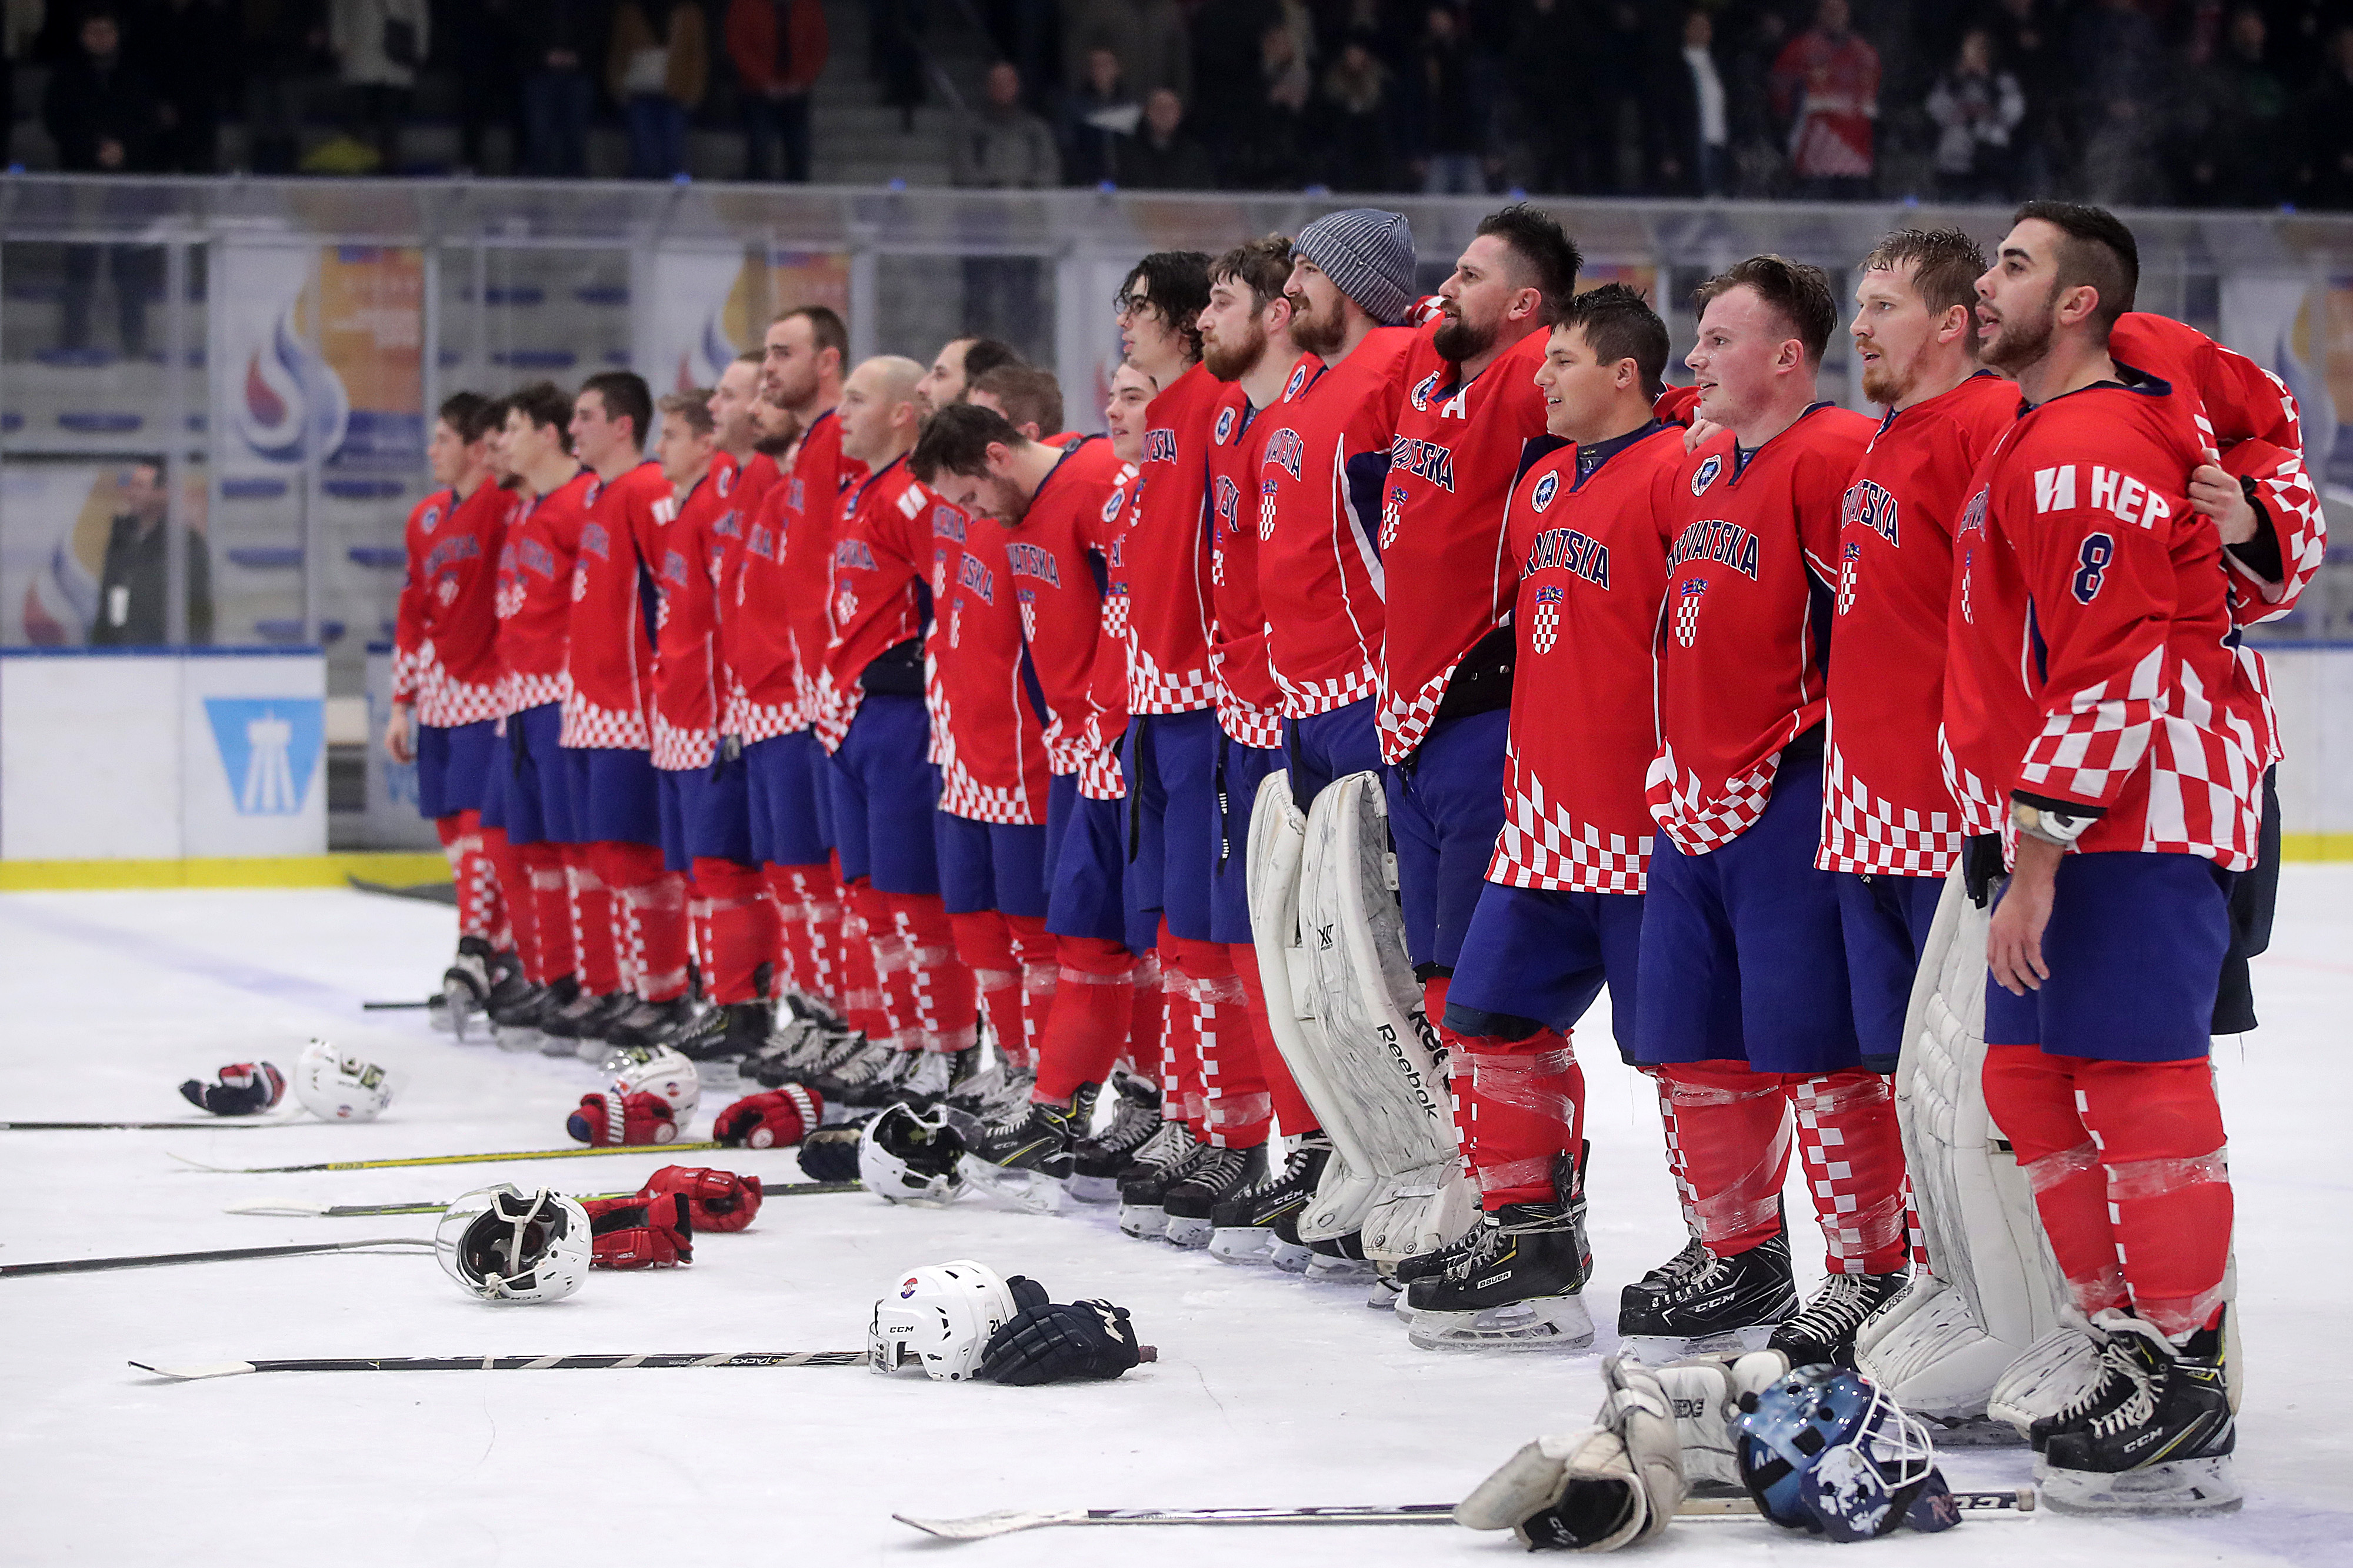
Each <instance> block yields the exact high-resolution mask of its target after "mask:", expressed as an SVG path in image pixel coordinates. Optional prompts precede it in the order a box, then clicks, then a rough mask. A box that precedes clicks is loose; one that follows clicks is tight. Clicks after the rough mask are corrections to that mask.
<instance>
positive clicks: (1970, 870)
mask: <svg viewBox="0 0 2353 1568" xmlns="http://www.w3.org/2000/svg"><path fill="white" fill-rule="evenodd" d="M2003 875H2004V871H2003V868H2002V863H2001V835H2000V834H1999V833H1973V834H1971V835H1970V836H1969V837H1967V838H1965V839H1963V840H1962V841H1961V887H1962V889H1963V890H1964V891H1966V892H1967V893H1968V895H1969V900H1970V902H1972V903H1974V904H1976V905H1977V907H1978V908H1979V909H1983V908H1985V907H1986V905H1987V904H1988V903H1989V902H1990V901H1991V900H1992V899H1993V885H1994V884H1995V883H1996V882H1999V881H2000V880H2001V879H2002V877H2003Z"/></svg>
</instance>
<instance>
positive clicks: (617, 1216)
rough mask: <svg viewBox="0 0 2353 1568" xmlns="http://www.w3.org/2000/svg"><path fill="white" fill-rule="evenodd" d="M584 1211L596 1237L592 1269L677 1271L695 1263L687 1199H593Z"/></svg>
mask: <svg viewBox="0 0 2353 1568" xmlns="http://www.w3.org/2000/svg"><path fill="white" fill-rule="evenodd" d="M671 1168H672V1169H676V1167H675V1166H673V1167H671ZM580 1206H581V1207H582V1208H585V1209H586V1210H587V1211H588V1234H589V1235H590V1236H591V1237H595V1238H596V1245H595V1247H594V1248H593V1250H592V1251H591V1252H590V1253H589V1256H588V1267H589V1268H676V1267H677V1266H678V1265H680V1264H681V1263H691V1262H693V1261H694V1223H693V1221H692V1220H691V1219H689V1218H688V1217H687V1213H688V1211H687V1201H686V1197H685V1195H684V1194H680V1193H639V1194H637V1195H636V1196H635V1197H628V1198H590V1199H588V1200H586V1202H584V1203H583V1204H582V1205H580Z"/></svg>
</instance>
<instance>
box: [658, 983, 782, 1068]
mask: <svg viewBox="0 0 2353 1568" xmlns="http://www.w3.org/2000/svg"><path fill="white" fill-rule="evenodd" d="M775 1025H776V1014H775V1012H774V1011H773V1010H771V1009H770V1007H769V1005H767V1004H766V1003H765V1002H762V1001H759V1000H757V999H754V1000H753V1001H750V1002H730V1003H728V1004H727V1005H725V1006H723V1007H708V1008H705V1009H704V1010H703V1012H702V1015H701V1016H699V1017H697V1018H696V1019H695V1020H694V1025H693V1026H692V1027H691V1028H689V1029H687V1030H686V1031H684V1032H683V1033H681V1035H679V1036H678V1037H676V1038H675V1039H673V1040H671V1041H670V1048H671V1049H672V1050H674V1051H676V1052H677V1053H678V1054H679V1055H681V1056H682V1057H684V1058H686V1059H687V1060H689V1061H691V1062H716V1061H737V1062H740V1061H742V1060H743V1059H744V1058H746V1057H749V1056H751V1055H752V1054H753V1053H754V1052H755V1051H757V1050H759V1049H760V1048H761V1047H764V1046H765V1045H766V1044H767V1043H768V1034H769V1031H770V1030H771V1029H772V1028H773V1027H774V1026H775Z"/></svg>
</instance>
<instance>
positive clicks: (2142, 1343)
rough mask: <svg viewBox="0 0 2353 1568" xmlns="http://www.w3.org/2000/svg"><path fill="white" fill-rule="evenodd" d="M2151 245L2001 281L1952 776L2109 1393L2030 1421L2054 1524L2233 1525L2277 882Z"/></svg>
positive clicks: (2010, 1122) (2037, 258)
mask: <svg viewBox="0 0 2353 1568" xmlns="http://www.w3.org/2000/svg"><path fill="white" fill-rule="evenodd" d="M2138 271H2139V258H2138V252H2137V246H2136V245H2135V243H2134V240H2133V236H2132V232H2131V230H2130V229H2128V228H2126V226H2124V225H2123V224H2122V223H2119V222H2118V221H2117V220H2116V218H2115V217H2114V216H2111V215H2110V214H2108V213H2106V212H2104V211H2101V210H2100V209H2098V208H2096V207H2084V206H2078V205H2073V204H2071V203H2063V202H2030V203H2028V204H2027V205H2024V206H2023V207H2021V208H2020V209H2019V214H2018V222H2017V224H2016V225H2015V226H2013V227H2012V228H2011V230H2010V234H2009V235H2008V236H2007V237H2005V238H2004V239H2003V240H2002V243H2001V247H2000V253H1999V255H1998V258H1997V259H1996V261H1995V264H1994V266H1993V267H1992V268H1990V269H1989V270H1988V271H1987V272H1986V274H1985V275H1984V276H1983V277H1982V278H1981V279H1978V300H1979V303H1978V320H1979V321H1980V323H1981V328H1982V331H1983V344H1982V349H1981V353H1982V355H1983V357H1984V359H1985V360H1986V362H1987V363H1989V364H1992V365H1994V366H1996V367H1998V368H2000V369H2002V370H2005V371H2008V372H2009V373H2010V374H2012V375H2013V376H2015V377H2016V378H2017V381H2018V385H2019V391H2020V393H2021V399H2022V403H2021V408H2022V412H2021V416H2020V418H2019V421H2018V423H2017V424H2016V425H2015V426H2013V427H2012V428H2011V430H2010V432H2009V434H2008V435H2007V436H2006V437H2004V439H2003V440H2002V442H2001V444H2000V447H1998V448H1997V449H1996V450H1995V452H1994V453H1993V455H1992V456H1991V457H1989V458H1988V459H1987V461H1986V462H1985V464H1984V465H1983V466H1982V467H1981V468H1979V470H1978V478H1977V484H1976V489H1975V492H1974V493H1973V495H1972V496H1971V498H1970V500H1969V503H1968V509H1967V510H1966V511H1965V513H1964V515H1963V518H1962V521H1961V534H1962V538H1963V541H1964V542H1966V544H1967V546H1968V550H1969V553H1968V557H1967V563H1966V564H1965V566H1964V567H1963V569H1962V572H1963V577H1962V581H1961V583H1960V584H1958V591H1959V596H1958V597H1957V599H1956V604H1957V608H1958V613H1957V615H1956V616H1955V618H1954V620H1953V623H1952V628H1951V631H1952V644H1951V659H1952V668H1953V676H1952V679H1951V680H1950V681H1949V682H1948V687H1947V707H1946V713H1947V739H1948V743H1949V744H1950V746H1951V748H1952V751H1953V755H1954V759H1955V762H1956V763H1957V765H1958V766H1961V767H1966V768H1967V769H1968V771H1969V772H1970V773H1974V774H1975V775H1976V776H1977V778H1978V779H1979V780H1982V781H1985V782H1986V783H1988V784H1990V785H1991V786H1992V787H1993V788H1995V789H1997V790H2000V791H2001V792H2003V793H2004V794H2006V795H2007V796H2008V799H2009V821H2008V824H2007V826H2006V828H2005V831H2004V838H2005V847H2006V849H2007V851H2008V855H2007V858H2008V859H2009V861H2010V877H2009V879H2008V882H2007V884H2006V885H2005V886H2004V887H2003V889H2002V890H2001V892H2000V896H1999V900H1998V901H1997V903H1996V905H1995V907H1994V912H1993V919H1992V925H1991V931H1990V933H1989V938H1988V942H1987V959H1988V965H1989V977H1990V978H1989V984H1988V985H1987V988H1986V1021H1985V1038H1986V1066H1985V1079H1984V1080H1985V1091H1986V1106H1987V1109H1988V1110H1989V1111H1990V1112H1991V1114H1992V1117H1993V1120H1994V1121H1995V1123H1996V1125H1998V1126H1999V1127H2000V1130H2001V1131H2002V1133H2003V1135H2004V1136H2005V1137H2006V1138H2008V1139H2009V1141H2010V1144H2011V1147H2012V1148H2013V1149H2014V1150H2015V1151H2016V1153H2017V1158H2018V1163H2019V1166H2020V1168H2021V1171H2022V1173H2024V1174H2025V1176H2026V1178H2027V1184H2028V1185H2029V1187H2030V1188H2031V1190H2032V1192H2033V1194H2034V1204H2035V1208H2036V1211H2037V1213H2038V1214H2039V1215H2040V1216H2041V1218H2042V1228H2043V1232H2044V1234H2045V1235H2046V1236H2047V1237H2049V1239H2050V1242H2051V1247H2052V1253H2053V1255H2054V1256H2055V1257H2056V1258H2057V1260H2058V1263H2059V1268H2060V1272H2061V1274H2062V1275H2063V1277H2064V1278H2065V1279H2066V1283H2067V1289H2068V1292H2069V1294H2070V1295H2071V1296H2072V1297H2073V1306H2074V1308H2075V1310H2077V1311H2078V1312H2080V1313H2082V1314H2083V1315H2084V1317H2085V1318H2088V1319H2089V1320H2090V1321H2091V1322H2092V1324H2093V1327H2094V1333H2095V1335H2096V1336H2097V1337H2098V1338H2099V1339H2100V1340H2101V1341H2102V1342H2103V1347H2102V1351H2101V1356H2100V1367H2101V1374H2102V1375H2101V1377H2100V1379H2099V1381H2098V1383H2097V1384H2096V1385H2095V1386H2094V1387H2092V1388H2090V1389H2088V1390H2086V1391H2085V1392H2084V1394H2083V1396H2082V1397H2080V1398H2079V1399H2077V1400H2075V1401H2074V1402H2073V1403H2072V1404H2071V1405H2068V1406H2067V1407H2066V1408H2064V1409H2063V1410H2061V1411H2058V1412H2056V1413H2054V1414H2053V1415H2052V1416H2050V1417H2049V1418H2047V1419H2045V1420H2043V1421H2038V1422H2037V1423H2036V1424H2035V1430H2034V1433H2033V1437H2034V1439H2035V1440H2036V1441H2037V1443H2038V1446H2039V1447H2041V1448H2042V1458H2043V1465H2042V1475H2043V1480H2042V1486H2043V1495H2044V1496H2045V1497H2046V1498H2047V1499H2049V1500H2052V1503H2053V1504H2054V1505H2055V1506H2059V1507H2062V1508H2069V1507H2073V1508H2077V1509H2092V1510H2097V1509H2103V1508H2110V1509H2112V1508H2116V1507H2118V1506H2122V1505H2123V1504H2124V1503H2125V1502H2126V1498H2124V1497H2120V1496H2119V1483H2118V1480H2117V1478H2118V1476H2119V1475H2120V1474H2121V1473H2123V1472H2127V1471H2137V1472H2139V1474H2138V1475H2137V1477H2136V1478H2135V1479H2134V1480H2133V1481H2132V1483H2131V1484H2130V1487H2129V1498H2128V1500H2129V1505H2130V1506H2132V1507H2134V1508H2135V1509H2137V1510H2147V1509H2152V1508H2154V1509H2162V1510H2174V1511H2193V1510H2209V1509H2215V1508H2232V1507H2236V1506H2237V1504H2238V1499H2239V1492H2238V1489H2237V1486H2236V1484H2235V1482H2234V1480H2233V1479H2232V1476H2231V1460H2230V1457H2229V1456H2230V1453H2231V1450H2232V1446H2233V1442H2234V1428H2233V1426H2232V1415H2231V1409H2230V1401H2229V1394H2228V1390H2227V1387H2226V1371H2225V1367H2224V1365H2223V1358H2224V1326H2225V1325H2224V1317H2225V1314H2226V1313H2227V1312H2228V1310H2230V1309H2229V1306H2228V1304H2227V1300H2226V1295H2225V1290H2226V1287H2225V1278H2224V1270H2225V1267H2226V1264H2227V1261H2228V1258H2229V1252H2230V1242H2231V1226H2232V1218H2231V1216H2232V1191H2231V1182H2230V1173H2229V1171H2228V1168H2227V1166H2226V1164H2225V1160H2224V1133H2223V1128H2222V1117H2221V1108H2220V1106H2219V1105H2218V1104H2217V1102H2216V1100H2215V1095H2214V1084H2213V1076H2212V1073H2211V1068H2210V1066H2209V1063H2208V1059H2207V1058H2208V1052H2209V1048H2210V1045H2211V1040H2210V1036H2209V1033H2208V1030H2209V1027H2210V1025H2211V1016H2212V1011H2213V1007H2214V1002H2215V990H2216V977H2217V975H2218V974H2219V973H2220V971H2221V965H2222V961H2223V958H2224V955H2225V953H2226V952H2227V951H2228V950H2229V946H2230V941H2231V931H2230V919H2229V910H2228V889H2229V885H2230V883H2231V880H2232V875H2233V874H2234V873H2237V872H2241V871H2243V870H2246V869H2247V868H2250V867H2251V866H2252V865H2253V864H2254V860H2255V847H2256V843H2257V837H2258V834H2259V832H2260V827H2261V817H2262V802H2261V798H2260V781H2261V776H2262V764H2263V757H2262V755H2261V752H2260V746H2261V742H2260V741H2259V739H2258V738H2257V737H2258V728H2257V727H2258V726H2259V725H2260V723H2261V722H2262V720H2263V701H2262V697H2261V694H2260V693H2259V692H2257V691H2256V690H2255V689H2254V688H2253V682H2252V680H2251V679H2250V678H2249V671H2248V668H2247V667H2246V666H2244V665H2242V663H2240V662H2239V661H2238V660H2237V659H2236V658H2235V657H2234V655H2233V652H2232V647H2231V644H2232V642H2233V641H2234V640H2235V638H2234V637H2232V612H2231V607H2230V604H2229V592H2230V590H2229V586H2228V581H2227V579H2228V576H2229V571H2228V569H2226V568H2225V567H2224V565H2223V563H2222V552H2223V544H2222V541H2221V537H2220V536H2219V534H2218V531H2217V530H2216V528H2215V526H2214V524H2213V523H2212V522H2211V521H2210V520H2209V519H2208V518H2207V517H2205V516H2203V515H2200V514H2199V513H2198V512H2197V510H2196V506H2195V502H2194V500H2193V498H2192V497H2191V495H2190V494H2189V487H2190V483H2191V479H2192V476H2193V474H2194V473H2195V472H2196V471H2197V470H2198V469H2199V468H2200V467H2201V466H2202V465H2203V464H2204V463H2205V461H2206V459H2207V457H2208V454H2207V452H2206V451H2204V450H2203V449H2202V442H2201V441H2200V437H2199V433H2198V432H2197V431H2196V430H2195V427H2194V426H2187V425H2185V424H2184V422H2183V421H2182V420H2181V419H2180V418H2179V410H2178V408H2177V407H2175V406H2172V394H2173V390H2174V389H2173V388H2171V387H2170V386H2169V385H2168V384H2166V383H2164V382H2162V381H2159V380H2158V379H2156V378H2154V377H2152V376H2150V375H2149V374H2147V373H2146V372H2143V371H2141V370H2138V369H2137V368H2135V367H2133V366H2131V365H2128V364H2125V363H2119V362H2117V361H2116V359H2115V358H2114V357H2113V356H2112V354H2111V353H2110V347H2111V342H2110V332H2111V329H2112V328H2113V327H2114V325H2115V323H2116V319H2117V317H2118V316H2120V315H2121V314H2122V313H2123V312H2124V311H2125V310H2127V309H2128V308H2129V307H2130V306H2131V304H2132V300H2133V291H2134V288H2135V285H2136V283H2137V274H2138Z"/></svg>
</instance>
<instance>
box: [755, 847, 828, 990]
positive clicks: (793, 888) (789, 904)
mask: <svg viewBox="0 0 2353 1568" xmlns="http://www.w3.org/2000/svg"><path fill="white" fill-rule="evenodd" d="M805 870H806V868H804V867H799V866H763V867H761V868H760V880H761V884H762V887H763V889H765V896H766V898H767V901H768V908H769V909H770V910H773V911H775V919H776V946H775V948H774V949H773V950H772V951H771V952H769V953H768V962H769V963H773V964H775V965H776V994H778V995H782V994H785V993H786V992H787V991H800V992H807V990H808V987H809V977H810V973H811V971H813V970H814V969H815V968H816V966H817V963H816V959H815V957H814V955H812V954H811V952H809V907H808V902H809V901H808V887H807V880H806V879H805V878H804V877H803V876H801V875H799V874H798V873H801V872H803V871H805Z"/></svg>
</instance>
